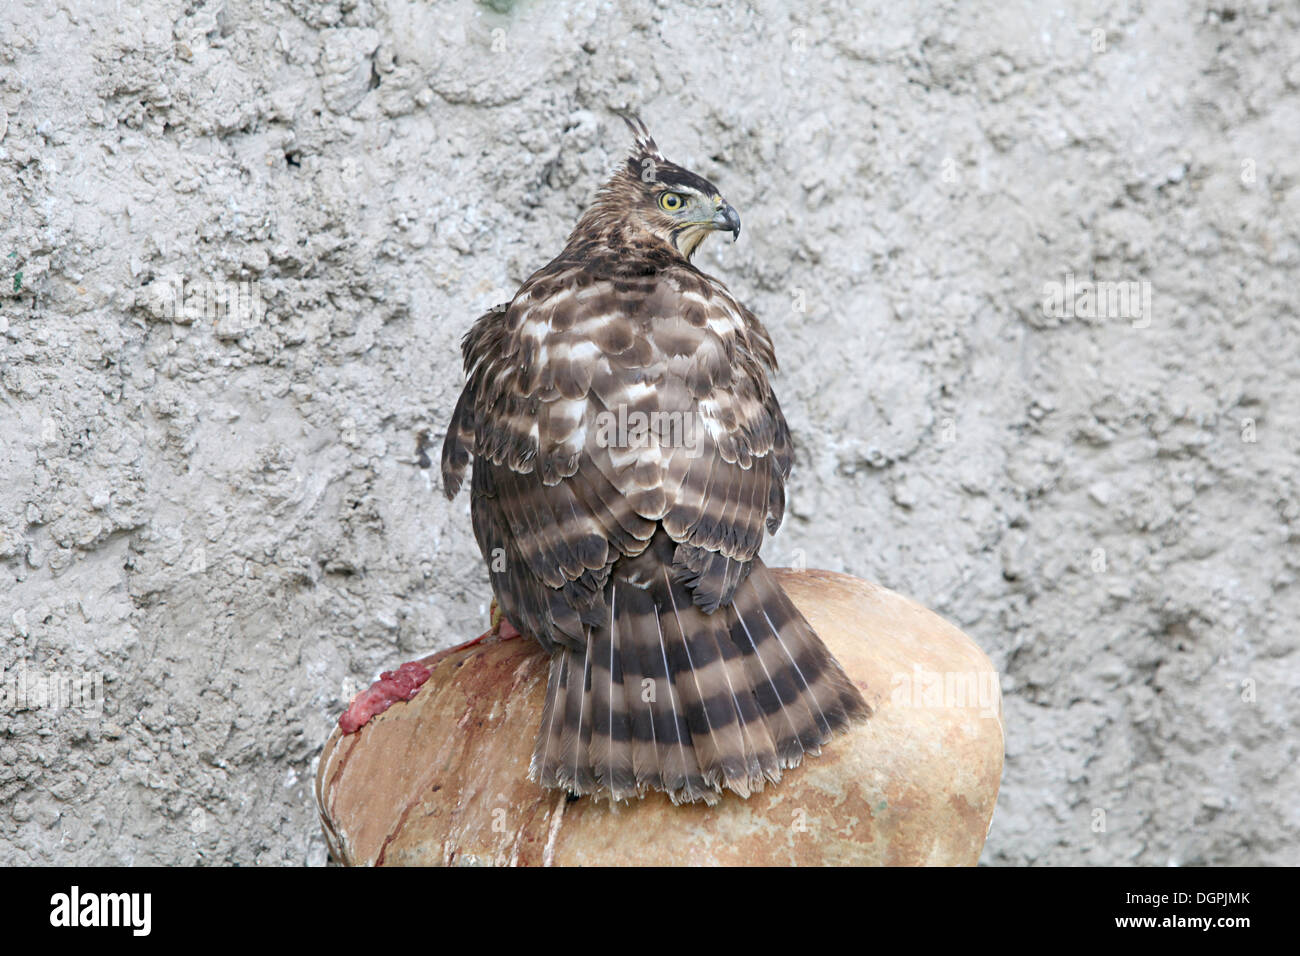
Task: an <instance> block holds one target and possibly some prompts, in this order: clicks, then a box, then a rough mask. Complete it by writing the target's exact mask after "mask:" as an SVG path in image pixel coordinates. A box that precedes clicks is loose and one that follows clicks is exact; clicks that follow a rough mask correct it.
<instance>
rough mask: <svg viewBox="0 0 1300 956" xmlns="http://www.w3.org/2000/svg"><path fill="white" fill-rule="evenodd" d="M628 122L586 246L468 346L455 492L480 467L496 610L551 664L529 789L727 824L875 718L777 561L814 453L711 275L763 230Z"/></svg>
mask: <svg viewBox="0 0 1300 956" xmlns="http://www.w3.org/2000/svg"><path fill="white" fill-rule="evenodd" d="M625 119H626V120H627V122H628V125H629V126H631V128H632V131H633V134H634V136H635V144H634V146H633V149H632V153H631V155H630V156H629V157H628V158H627V160H626V161H625V162H624V163H622V164H621V165H620V166H619V167H618V168H617V170H616V171H615V173H614V175H613V176H612V178H610V179H609V180H608V181H607V182H606V183H605V184H604V186H602V187H601V188H600V190H599V192H598V193H597V196H596V199H595V202H594V203H593V204H592V206H591V207H590V208H589V209H587V211H586V212H585V213H583V215H582V217H581V218H580V219H579V220H578V224H577V226H576V227H575V228H574V230H573V232H572V234H571V235H570V236H569V239H568V241H567V243H566V244H565V246H564V250H563V251H562V252H561V253H560V254H559V255H558V256H556V257H555V258H554V259H553V260H551V262H550V263H549V264H548V265H546V266H545V267H543V268H542V269H540V270H539V271H537V272H535V273H534V274H533V275H532V276H530V277H529V278H528V280H527V281H525V282H524V284H523V285H522V286H521V287H520V288H519V291H518V292H516V293H515V295H514V298H512V299H511V300H510V302H509V303H506V304H503V305H500V306H497V307H496V308H494V309H493V310H492V311H489V312H488V313H487V314H485V315H483V316H482V317H481V318H479V319H478V321H476V322H475V323H474V325H473V327H472V328H471V329H470V331H469V332H468V333H467V334H466V336H465V339H464V343H463V348H462V351H463V355H464V362H465V372H466V376H467V382H466V385H465V388H464V391H463V392H462V393H461V396H460V400H459V401H458V402H457V404H456V409H455V412H454V413H453V415H452V419H451V422H450V425H449V426H448V429H447V437H446V440H445V443H444V445H443V449H442V477H443V484H444V488H445V491H446V493H447V497H448V498H449V499H450V498H454V497H455V495H456V492H457V491H458V490H459V489H460V486H461V484H462V482H463V481H464V478H465V470H466V468H467V467H468V466H469V465H470V462H471V460H472V461H473V477H472V481H471V487H470V496H471V514H472V518H473V525H474V533H475V537H476V538H477V539H478V544H479V547H480V549H481V550H482V552H483V558H484V560H485V561H486V562H487V564H488V567H489V569H490V575H491V581H492V588H493V591H494V593H495V595H496V598H497V603H498V604H499V606H500V608H501V611H502V613H503V614H504V616H505V618H507V619H508V620H509V621H510V622H511V623H512V624H513V625H514V626H515V627H516V628H517V629H518V630H519V631H520V632H521V633H523V634H526V635H530V636H531V637H533V638H535V639H536V640H537V641H539V642H540V643H541V645H542V646H543V647H544V648H545V649H546V650H547V651H549V653H550V655H551V658H550V675H549V683H548V686H547V690H546V703H545V707H544V710H543V716H542V726H541V728H540V730H539V731H538V734H537V741H536V745H535V749H534V753H533V759H532V764H531V767H530V769H529V776H530V777H531V778H532V779H533V780H535V781H537V782H538V783H540V784H542V785H543V786H546V787H556V788H564V789H567V790H568V791H569V792H570V793H572V794H575V795H583V794H592V795H594V796H596V797H598V798H608V799H611V800H625V799H628V798H631V797H637V796H644V795H645V794H646V793H647V792H648V791H650V790H662V791H665V792H667V794H668V795H669V797H670V798H671V799H672V800H673V802H674V803H683V802H693V801H701V800H702V801H705V802H707V803H710V804H712V803H716V802H717V801H718V799H719V798H720V794H721V792H722V791H723V790H724V789H730V790H732V791H734V792H735V793H737V794H739V795H740V796H741V797H748V796H749V795H750V794H752V793H755V792H757V791H760V790H761V789H762V788H763V786H764V784H765V783H768V782H772V783H775V782H777V781H778V780H779V779H780V777H781V772H782V770H783V769H787V768H791V767H795V766H797V765H798V764H799V762H800V761H801V760H802V758H803V756H804V755H805V754H810V755H816V754H817V753H819V752H820V747H821V745H822V744H824V743H826V742H827V741H828V740H829V739H830V738H831V736H832V734H834V733H835V732H839V731H843V730H846V729H847V728H848V726H849V725H850V724H851V723H852V722H853V721H854V720H857V719H863V718H866V717H867V716H869V714H870V708H869V707H868V705H867V703H866V702H865V700H863V698H862V695H861V694H860V693H859V692H858V690H857V688H856V687H855V686H854V685H853V683H852V682H851V681H850V680H849V678H848V677H847V676H846V675H845V673H844V671H843V669H842V668H841V667H840V664H839V662H838V661H836V660H835V658H834V657H833V656H832V655H831V653H830V651H828V650H827V649H826V647H825V645H824V644H823V643H822V642H821V640H820V639H819V638H818V636H817V634H816V633H815V632H814V631H813V629H812V627H811V626H810V625H809V624H808V622H807V620H805V619H804V617H803V615H801V614H800V613H799V611H798V610H797V609H796V608H795V606H794V604H793V603H791V601H790V599H789V598H788V597H787V596H786V594H785V592H784V591H782V589H781V587H780V585H779V584H778V583H777V581H776V579H775V578H774V577H773V575H772V574H771V573H770V572H769V571H768V569H767V568H766V567H765V566H764V564H763V562H762V560H761V559H760V558H759V556H758V550H759V546H760V544H761V543H762V541H763V533H764V529H766V530H767V532H768V533H774V532H775V531H776V529H777V528H778V526H779V525H780V523H781V519H782V516H783V514H784V511H785V481H786V478H787V477H788V475H789V473H790V465H791V457H792V452H791V441H790V433H789V429H788V428H787V426H786V422H785V417H784V416H783V415H782V413H781V408H780V406H779V405H778V404H777V400H776V396H775V395H774V394H773V392H772V387H771V385H770V383H769V382H768V372H769V371H770V370H774V369H775V368H776V359H775V356H774V355H773V350H772V340H771V338H770V337H769V336H768V333H767V331H766V330H765V329H764V328H763V326H762V324H761V323H760V322H759V321H758V319H757V318H755V316H754V315H753V313H751V312H750V311H749V309H747V308H745V306H743V305H741V304H740V302H739V301H737V300H736V298H735V297H734V296H733V295H732V294H731V293H730V292H728V291H727V288H726V286H724V285H723V284H722V283H721V282H720V281H719V280H717V279H715V278H713V277H712V276H709V275H707V274H705V273H704V272H702V271H701V270H700V269H698V268H697V267H696V266H694V265H693V264H692V263H691V256H692V254H693V253H694V252H695V251H696V250H698V249H699V246H700V243H701V242H702V241H703V240H704V239H705V237H707V236H708V235H709V234H710V233H712V232H715V231H723V232H730V233H731V234H732V236H733V241H734V240H735V239H737V238H739V235H740V217H739V215H738V214H737V213H736V210H735V209H734V208H732V206H731V205H730V204H728V203H727V202H726V201H725V200H724V199H723V198H722V195H721V194H720V193H719V191H718V189H717V187H715V186H714V185H713V184H712V183H710V182H709V181H708V180H706V179H704V178H703V177H702V176H699V175H697V174H695V173H693V172H690V171H689V170H687V169H684V168H682V167H681V166H679V165H676V164H675V163H672V162H669V161H668V160H667V159H665V158H664V156H663V155H662V154H661V153H660V151H659V147H658V146H656V145H655V141H654V140H653V139H652V138H651V136H650V134H649V132H648V130H647V129H646V127H645V125H644V124H643V123H642V122H641V121H640V120H639V119H637V118H635V117H630V116H629V117H625Z"/></svg>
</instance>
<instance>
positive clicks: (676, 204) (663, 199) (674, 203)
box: [659, 193, 682, 212]
mask: <svg viewBox="0 0 1300 956" xmlns="http://www.w3.org/2000/svg"><path fill="white" fill-rule="evenodd" d="M659 208H660V209H666V210H668V212H676V211H677V210H679V209H681V208H682V196H681V193H664V194H663V195H662V196H660V197H659Z"/></svg>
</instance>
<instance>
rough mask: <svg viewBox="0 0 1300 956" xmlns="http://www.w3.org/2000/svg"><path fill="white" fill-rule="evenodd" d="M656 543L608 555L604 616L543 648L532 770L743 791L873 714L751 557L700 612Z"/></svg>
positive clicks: (568, 782) (705, 794)
mask: <svg viewBox="0 0 1300 956" xmlns="http://www.w3.org/2000/svg"><path fill="white" fill-rule="evenodd" d="M659 544H660V542H659V541H657V540H656V541H655V542H652V544H651V546H650V547H649V548H647V550H646V553H645V554H643V555H642V556H641V557H639V558H635V559H625V560H626V565H625V566H624V567H623V568H621V569H620V568H619V567H618V566H616V567H615V569H614V573H613V574H612V575H611V580H610V583H609V585H608V588H607V592H606V593H607V598H608V605H609V616H608V621H607V623H604V624H602V625H600V626H595V627H591V628H590V632H589V636H588V640H587V644H586V647H585V648H584V649H581V650H579V649H574V648H570V647H564V646H556V647H555V648H554V650H553V651H552V654H553V657H552V663H551V674H550V681H549V683H548V686H547V695H546V705H545V709H544V710H543V717H542V726H541V729H540V730H539V732H538V735H537V744H536V748H535V750H534V753H533V761H532V767H531V770H530V776H531V777H532V778H533V779H534V780H536V781H537V782H539V783H541V784H542V785H543V786H548V787H563V788H566V789H568V790H570V791H571V792H573V793H575V794H592V795H595V796H598V797H606V798H611V799H613V800H624V799H627V798H629V797H633V796H641V795H644V794H645V793H646V792H647V791H650V790H663V791H666V792H667V793H668V795H669V797H671V798H672V800H673V802H674V803H688V802H694V801H699V800H703V801H705V802H706V803H716V802H717V801H718V799H719V796H720V794H721V792H722V791H723V790H724V789H728V790H732V791H734V792H735V793H737V794H739V795H740V796H742V797H748V796H749V795H750V794H751V793H756V792H758V791H761V790H762V789H763V787H764V785H765V784H767V783H775V782H777V781H779V780H780V779H781V773H782V771H783V770H785V769H788V768H791V767H795V766H797V765H798V764H799V763H800V762H801V761H802V760H803V757H804V755H805V754H812V755H816V754H818V753H819V752H820V748H821V745H822V744H824V743H826V742H827V741H828V740H829V739H830V738H831V736H832V735H833V734H835V733H839V732H843V731H845V730H847V729H848V728H849V727H850V725H851V724H852V723H853V722H854V721H857V720H861V719H865V718H866V717H868V716H870V712H871V711H870V708H869V707H868V706H867V703H866V701H864V700H863V698H862V695H861V694H860V693H859V692H858V690H857V688H856V687H854V686H853V683H852V681H850V680H849V678H848V677H847V675H846V674H845V673H844V671H843V669H842V668H841V667H840V665H839V662H838V661H836V660H835V658H834V657H833V656H832V655H831V653H830V651H828V650H827V649H826V646H825V645H824V644H823V643H822V642H821V639H820V638H818V637H817V634H816V633H815V632H814V631H813V629H812V627H811V626H810V625H809V624H808V622H807V620H805V619H804V617H803V615H802V614H800V613H799V611H798V609H797V608H796V607H795V606H794V604H793V602H791V601H790V599H789V597H788V596H787V595H786V594H785V592H784V591H783V590H782V589H781V586H780V585H779V584H778V583H777V581H776V579H775V578H774V577H773V576H772V574H771V573H770V572H769V571H768V569H767V568H766V567H765V566H764V565H763V564H762V562H761V561H760V560H759V559H758V558H755V559H754V561H753V568H752V570H751V571H750V573H749V575H748V577H747V578H746V579H745V580H744V581H742V582H741V584H740V585H739V587H738V588H737V589H736V592H735V597H734V600H733V601H732V603H731V604H730V605H728V606H725V607H721V608H719V609H718V610H717V611H715V612H713V613H712V614H708V613H706V612H705V611H703V610H702V609H701V608H700V607H698V606H697V605H696V604H694V603H693V602H692V600H691V592H690V590H689V589H688V587H687V586H686V585H685V584H684V583H683V582H682V581H680V580H678V579H677V578H675V577H674V576H673V574H672V573H671V572H670V570H669V568H670V566H671V550H670V549H668V550H665V549H664V548H661V547H658V545H659ZM661 552H662V553H661ZM665 554H666V555H667V558H668V561H667V562H665V561H663V560H662V559H663V557H664V556H665Z"/></svg>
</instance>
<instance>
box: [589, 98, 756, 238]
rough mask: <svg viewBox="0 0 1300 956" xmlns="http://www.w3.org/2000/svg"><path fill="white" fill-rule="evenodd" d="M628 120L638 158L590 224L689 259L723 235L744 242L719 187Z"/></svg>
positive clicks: (601, 200) (615, 181) (606, 191)
mask: <svg viewBox="0 0 1300 956" xmlns="http://www.w3.org/2000/svg"><path fill="white" fill-rule="evenodd" d="M623 119H624V120H625V121H626V122H627V125H628V126H629V127H631V129H632V133H633V135H634V136H635V137H636V141H635V143H634V145H633V147H632V153H631V155H630V156H628V158H627V162H626V164H625V165H624V166H622V167H620V168H619V170H618V172H616V173H615V175H614V177H613V178H612V179H611V180H610V181H609V182H608V183H606V184H605V186H604V187H602V189H601V192H600V196H599V197H598V198H597V202H596V205H595V206H593V207H592V209H591V210H590V212H589V213H588V216H587V217H584V221H586V220H587V219H588V218H590V219H591V220H592V221H591V225H592V226H597V227H598V226H600V225H603V224H610V225H613V224H615V223H617V225H618V226H619V227H620V231H621V232H622V233H623V234H624V235H625V236H628V237H629V238H636V237H638V236H645V235H650V236H653V237H655V238H656V239H659V240H661V241H663V242H665V243H667V244H668V245H670V246H672V248H674V249H676V250H677V251H678V252H679V253H680V254H681V255H682V256H683V257H684V258H687V259H689V258H690V257H691V255H692V254H693V253H694V252H695V250H696V249H698V248H699V245H700V243H701V242H703V241H704V239H705V237H706V236H708V235H709V233H711V232H715V231H717V230H722V231H724V232H729V233H731V235H732V239H733V241H734V240H735V239H739V238H740V216H739V215H738V214H737V213H736V210H735V209H733V208H732V206H731V204H730V203H728V202H727V201H726V200H725V199H723V198H722V193H721V192H720V191H719V190H718V187H717V186H715V185H713V183H711V182H709V181H708V180H707V179H705V178H704V177H703V176H700V175H697V174H696V173H693V172H691V171H690V170H689V169H685V168H683V167H681V166H678V165H677V164H676V163H673V162H669V161H668V160H667V159H665V158H664V156H663V154H662V153H661V152H659V147H658V146H657V145H655V141H654V139H653V138H652V137H651V136H650V132H649V130H647V129H646V126H645V124H644V123H643V122H641V120H640V119H638V118H636V117H633V116H624V117H623ZM582 226H583V224H582V223H580V224H579V229H580V230H581V229H582ZM577 232H578V230H575V234H576V233H577Z"/></svg>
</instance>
